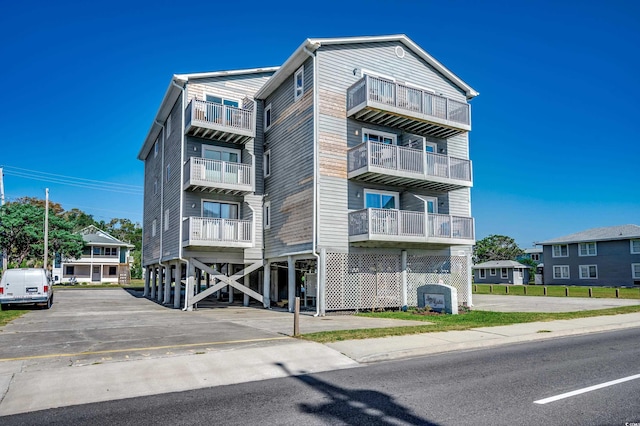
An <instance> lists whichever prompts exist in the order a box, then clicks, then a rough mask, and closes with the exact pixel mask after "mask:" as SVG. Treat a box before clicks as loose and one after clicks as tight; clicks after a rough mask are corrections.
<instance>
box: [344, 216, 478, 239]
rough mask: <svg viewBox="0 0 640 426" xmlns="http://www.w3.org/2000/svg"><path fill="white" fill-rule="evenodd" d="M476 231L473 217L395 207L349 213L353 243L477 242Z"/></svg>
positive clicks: (350, 235) (350, 234)
mask: <svg viewBox="0 0 640 426" xmlns="http://www.w3.org/2000/svg"><path fill="white" fill-rule="evenodd" d="M474 234H475V231H474V221H473V218H472V217H464V216H452V215H446V214H433V213H428V214H425V213H424V212H414V211H406V210H392V209H363V210H357V211H354V212H351V213H349V242H350V243H361V244H362V245H367V243H369V245H371V244H373V245H378V244H380V243H385V242H386V243H401V244H409V243H418V244H434V245H447V246H451V245H471V244H474V243H475V240H474V238H475V237H474Z"/></svg>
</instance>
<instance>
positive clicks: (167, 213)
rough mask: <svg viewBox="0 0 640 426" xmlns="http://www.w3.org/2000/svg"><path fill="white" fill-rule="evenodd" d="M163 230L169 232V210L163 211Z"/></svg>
mask: <svg viewBox="0 0 640 426" xmlns="http://www.w3.org/2000/svg"><path fill="white" fill-rule="evenodd" d="M164 230H165V231H168V230H169V209H166V210H165V211H164Z"/></svg>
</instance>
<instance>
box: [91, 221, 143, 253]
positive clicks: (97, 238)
mask: <svg viewBox="0 0 640 426" xmlns="http://www.w3.org/2000/svg"><path fill="white" fill-rule="evenodd" d="M79 233H80V235H82V239H83V240H84V242H85V244H88V245H97V244H99V245H103V246H114V247H129V248H133V247H134V245H133V244H129V243H125V242H124V241H120V240H119V239H117V238H115V237H114V236H113V235H111V234H109V233H107V232H105V231H103V230H101V229H100V228H98V227H97V226H94V225H89V226H87V227H86V228H84V229H82V230H80V232H79Z"/></svg>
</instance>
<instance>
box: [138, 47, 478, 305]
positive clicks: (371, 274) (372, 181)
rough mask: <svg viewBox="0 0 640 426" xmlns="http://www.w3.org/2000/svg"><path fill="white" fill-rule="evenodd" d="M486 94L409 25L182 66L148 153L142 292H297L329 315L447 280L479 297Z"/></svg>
mask: <svg viewBox="0 0 640 426" xmlns="http://www.w3.org/2000/svg"><path fill="white" fill-rule="evenodd" d="M476 95H478V93H477V92H476V91H475V90H473V89H472V88H471V87H470V86H469V85H467V84H466V83H465V82H463V81H462V80H461V79H460V78H459V77H457V76H456V75H455V74H454V73H453V72H451V71H450V70H448V69H447V68H446V67H445V66H444V65H442V64H441V63H440V62H438V61H437V60H436V59H435V58H433V57H432V56H431V55H429V54H428V53H427V52H425V51H424V50H423V49H422V48H420V47H419V46H418V45H416V44H415V43H414V42H413V41H411V40H410V39H409V38H407V37H406V36H404V35H393V36H375V37H351V38H323V39H307V40H305V41H304V42H303V43H302V45H300V46H299V47H298V48H297V49H296V50H295V51H294V52H293V54H292V55H291V56H290V57H289V58H288V59H287V60H286V62H285V63H284V64H282V65H281V66H280V67H274V68H257V69H249V70H236V71H219V72H210V73H199V74H182V75H174V76H173V78H172V79H171V81H170V83H169V86H168V89H167V91H166V93H165V96H164V99H163V100H162V103H161V105H160V108H159V110H158V112H157V114H156V117H155V119H154V121H153V123H152V125H151V128H150V130H149V132H148V135H147V137H146V139H145V141H144V143H143V146H142V148H141V150H140V153H139V155H138V158H139V159H140V160H142V161H144V167H145V183H144V188H145V190H144V194H145V195H144V223H143V228H144V235H143V266H144V267H145V268H146V275H145V277H146V281H145V283H146V287H145V294H147V295H148V296H149V297H152V298H155V299H157V300H158V301H160V302H164V303H166V304H171V305H173V306H175V307H184V308H186V309H190V308H191V307H193V306H194V304H195V303H198V302H199V301H201V300H203V299H204V298H207V297H209V296H211V295H213V294H217V295H220V291H221V290H224V291H225V295H228V297H229V299H231V300H233V299H234V298H235V297H237V296H242V297H244V303H245V304H249V302H250V301H251V300H257V301H258V302H259V303H262V304H264V306H270V305H271V304H272V303H275V302H284V301H291V300H292V299H293V298H294V297H295V296H296V295H300V296H303V299H304V300H305V303H308V304H309V305H311V306H314V307H315V308H316V310H317V312H318V313H319V314H322V313H324V312H325V311H327V310H357V309H372V308H379V307H401V306H407V305H409V306H411V305H416V304H417V303H416V298H417V292H416V289H417V287H419V286H421V285H423V284H428V283H444V284H448V285H451V286H454V287H455V288H456V289H457V291H458V299H459V301H461V302H463V303H471V260H470V254H471V248H472V245H473V244H474V242H475V240H474V237H475V236H474V220H473V217H472V216H471V203H470V188H471V187H472V184H473V178H472V176H473V174H472V167H471V161H470V159H469V136H468V135H469V131H470V130H471V109H470V105H469V100H471V99H472V98H473V97H475V96H476ZM182 285H183V286H184V287H183V288H184V292H182V291H175V290H176V289H179V288H181V286H182ZM225 297H226V296H225ZM289 308H290V309H291V308H292V304H289Z"/></svg>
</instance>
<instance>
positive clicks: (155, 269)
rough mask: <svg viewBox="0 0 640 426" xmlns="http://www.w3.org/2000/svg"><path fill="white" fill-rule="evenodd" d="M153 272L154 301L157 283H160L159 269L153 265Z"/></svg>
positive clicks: (152, 294)
mask: <svg viewBox="0 0 640 426" xmlns="http://www.w3.org/2000/svg"><path fill="white" fill-rule="evenodd" d="M151 271H152V272H151V273H152V274H153V279H152V281H151V299H152V300H153V299H155V298H156V283H157V281H158V268H156V265H153V268H152V269H151Z"/></svg>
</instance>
